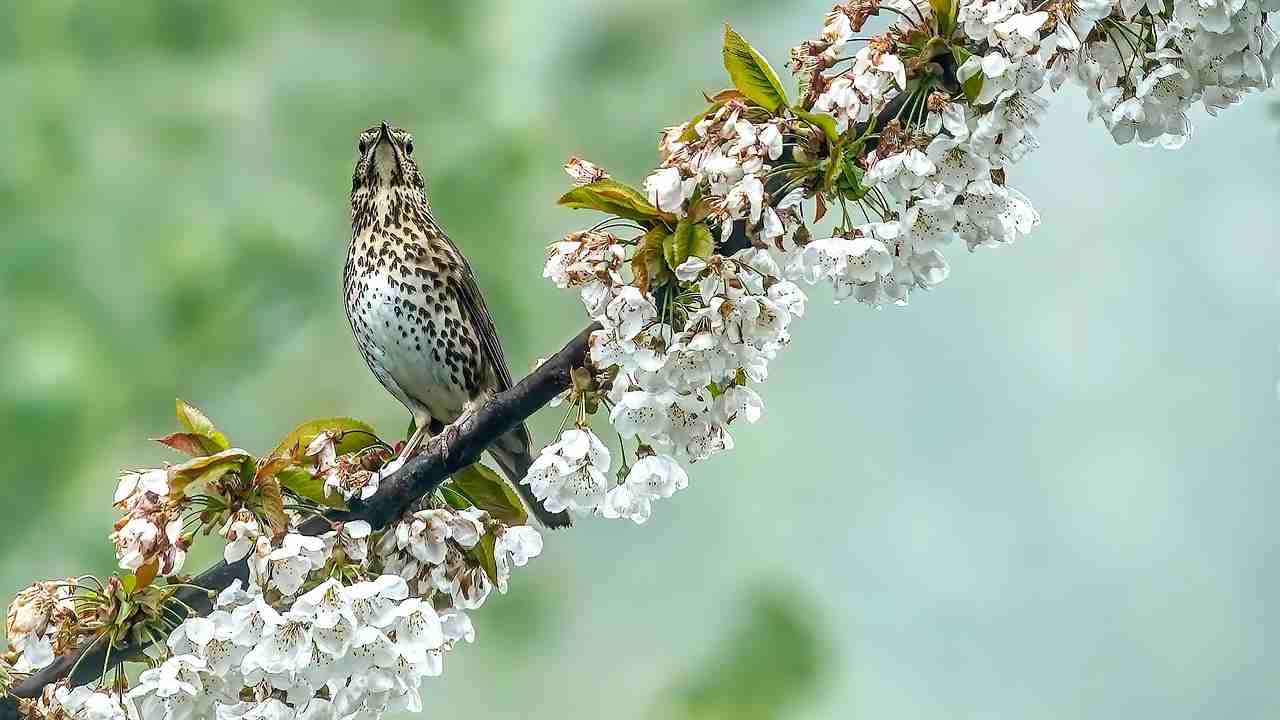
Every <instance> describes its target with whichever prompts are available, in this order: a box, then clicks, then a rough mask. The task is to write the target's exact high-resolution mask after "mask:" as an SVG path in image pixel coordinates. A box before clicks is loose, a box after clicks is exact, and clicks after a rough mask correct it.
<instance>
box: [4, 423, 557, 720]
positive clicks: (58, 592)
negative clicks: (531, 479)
mask: <svg viewBox="0 0 1280 720" xmlns="http://www.w3.org/2000/svg"><path fill="white" fill-rule="evenodd" d="M178 415H179V419H180V420H182V421H183V423H184V425H185V426H186V427H187V430H188V432H186V433H181V434H177V435H171V436H169V437H167V438H164V439H162V440H161V442H163V443H164V444H166V445H169V446H170V447H173V448H175V449H179V450H181V451H183V452H185V453H187V454H189V455H191V456H192V457H191V459H189V460H187V461H185V462H182V463H180V464H177V465H172V466H169V467H165V468H159V469H152V470H143V471H130V472H126V473H124V474H123V475H122V476H121V478H120V481H119V483H118V485H117V490H116V493H115V498H114V500H115V503H116V505H117V506H119V507H120V508H122V509H123V510H124V511H125V513H126V515H125V517H124V518H123V519H122V520H121V521H120V522H119V523H117V527H116V531H115V532H114V533H112V536H111V539H112V540H113V542H114V544H115V545H116V547H117V550H118V557H119V564H120V567H121V568H122V569H125V570H130V571H131V573H130V574H128V575H125V576H122V577H113V578H111V579H110V580H109V581H108V582H106V583H105V584H103V583H101V582H99V581H97V580H96V579H90V578H87V577H86V578H71V579H69V580H67V581H65V582H44V583H36V584H35V585H32V586H31V587H29V588H27V589H26V590H24V591H23V592H21V593H19V595H18V597H17V598H16V599H15V600H14V602H13V604H12V605H11V606H10V608H9V613H8V617H7V636H8V639H9V650H8V652H7V653H6V654H5V655H4V656H3V657H0V669H3V670H4V671H5V672H6V676H7V673H8V672H10V671H12V672H15V673H30V672H33V671H36V670H39V669H40V668H42V667H45V666H47V665H48V664H49V663H51V662H52V661H53V659H54V658H55V656H56V655H59V654H62V653H65V652H68V651H71V650H72V649H74V648H76V647H79V646H84V645H86V644H92V643H96V642H99V641H101V640H102V639H103V638H104V637H105V638H107V640H106V641H107V642H109V643H113V644H115V643H118V642H124V641H131V642H146V641H150V640H151V639H152V638H156V637H160V638H167V641H166V642H165V643H164V644H163V645H162V646H160V647H159V649H158V651H157V648H156V647H153V648H152V652H150V653H149V659H148V664H149V667H148V668H147V669H145V670H143V671H142V672H141V673H140V674H139V675H138V677H137V681H136V682H135V683H134V684H133V685H132V687H130V684H129V681H128V676H127V675H125V674H123V673H121V672H117V673H116V675H115V676H114V679H113V680H111V681H110V682H109V683H106V684H104V685H103V686H102V687H101V688H98V689H94V688H91V687H88V686H85V687H80V688H75V689H72V688H70V687H68V686H66V685H62V684H54V685H49V686H47V687H46V692H45V693H44V695H43V696H42V697H41V698H40V699H39V700H38V701H35V702H34V703H32V704H31V705H30V707H31V709H32V710H33V712H35V713H36V714H38V715H41V716H43V717H47V718H54V719H56V720H63V719H64V718H66V719H68V720H72V719H74V720H124V718H131V719H137V718H151V717H157V718H159V717H164V718H175V719H177V720H188V719H189V718H218V719H219V720H226V719H227V718H246V719H248V718H282V719H287V718H309V719H317V720H319V719H324V720H329V719H331V718H344V719H348V720H350V719H354V718H363V717H369V718H376V717H381V716H382V715H383V714H384V713H386V712H388V711H395V710H404V709H408V710H417V709H419V708H421V699H420V696H419V690H418V688H419V686H420V684H421V682H422V680H423V679H424V678H427V677H432V676H436V675H439V674H440V672H441V670H442V662H443V656H444V654H445V653H446V652H448V651H449V650H450V649H452V648H453V647H454V645H455V644H456V643H457V642H458V641H459V640H465V641H467V642H471V641H472V640H474V637H475V631H474V629H473V627H472V624H471V620H470V618H469V617H468V615H467V612H469V611H472V610H475V609H478V608H480V607H481V606H482V605H483V604H484V602H485V600H486V599H487V598H488V596H489V594H490V593H491V591H492V589H493V588H495V587H496V588H497V589H498V591H499V592H506V591H507V588H508V584H509V582H510V578H511V573H512V571H513V569H514V568H516V567H522V566H524V565H526V564H527V563H528V561H529V560H530V559H531V558H533V557H536V556H537V555H539V554H540V553H541V552H542V536H541V535H540V534H539V533H538V531H537V530H535V529H534V528H532V527H529V526H528V525H527V524H525V523H526V521H527V516H526V514H525V508H524V506H523V505H522V504H521V503H520V500H519V499H518V497H516V496H515V495H514V494H508V493H506V492H504V491H503V488H505V487H506V486H505V485H504V482H503V480H502V479H501V478H500V477H499V476H497V475H496V474H494V473H493V472H492V471H490V470H488V469H487V468H483V467H482V466H477V465H473V466H471V467H469V468H466V469H464V470H462V471H459V472H458V473H456V474H455V475H454V477H453V478H452V479H451V480H450V481H448V482H446V483H445V484H444V486H443V487H441V488H440V489H439V490H438V491H437V492H436V493H434V494H432V495H429V496H427V497H425V498H422V499H421V500H419V502H418V505H417V507H416V509H414V510H413V511H411V512H409V513H407V514H406V515H404V517H401V518H399V519H397V520H395V521H394V522H392V523H391V524H390V526H388V527H386V528H375V527H373V526H372V525H371V524H370V523H369V522H367V521H365V520H358V519H357V520H349V521H346V522H330V523H329V528H328V530H327V531H326V532H323V533H321V534H319V535H313V534H309V532H314V525H312V526H307V525H306V523H305V522H304V521H305V520H306V519H307V518H310V517H314V516H316V515H320V514H322V513H324V512H325V510H327V509H329V508H332V507H344V505H343V503H344V502H345V501H347V500H352V499H359V498H360V497H362V490H361V487H362V486H361V485H360V484H359V482H360V480H361V479H365V480H367V479H368V477H369V476H373V477H376V476H377V475H378V473H379V472H380V471H382V470H383V468H382V465H383V464H384V463H385V462H386V461H387V460H388V459H389V458H390V457H391V452H390V448H389V447H387V446H386V445H385V444H384V443H382V442H381V441H380V440H379V439H378V438H377V436H376V435H374V434H373V432H372V430H371V429H369V428H368V426H366V425H364V424H362V423H359V422H357V421H354V420H350V419H347V418H330V419H323V420H316V421H312V422H310V423H305V424H303V425H302V426H299V427H298V428H297V429H296V430H294V431H293V432H291V433H290V434H289V435H288V436H287V437H286V438H285V440H284V441H282V442H281V443H280V445H279V446H278V447H277V448H276V449H275V451H273V452H272V453H271V454H269V455H268V456H266V457H263V458H255V457H253V456H251V455H250V454H249V453H247V452H246V451H244V450H240V449H237V448H231V447H230V444H229V443H228V442H227V440H226V438H225V436H223V435H222V433H220V432H219V431H218V430H217V429H216V428H215V427H214V426H213V423H212V422H211V421H210V420H209V419H208V418H207V417H205V416H204V415H203V413H200V412H199V411H198V410H196V409H195V408H192V407H190V406H188V405H186V404H185V403H179V406H178ZM335 478H337V480H336V481H335ZM353 480H354V481H355V482H353ZM335 491H336V492H335ZM511 493H514V491H511ZM159 518H163V521H161V520H160V519H159ZM144 523H147V524H148V525H147V527H150V528H151V530H153V531H154V532H152V531H134V530H132V529H131V528H134V527H138V526H141V525H142V524H144ZM308 527H311V528H313V529H312V530H310V531H308V529H307V528H308ZM169 528H173V529H169ZM199 534H208V535H217V536H220V537H221V538H222V539H223V540H224V543H225V544H224V545H223V558H224V560H226V561H227V562H228V563H234V562H240V561H244V562H245V563H246V564H247V565H248V582H247V583H242V582H241V581H240V580H236V581H235V582H234V583H233V584H232V585H231V586H230V587H227V588H225V589H223V590H222V592H221V593H220V594H218V597H217V602H216V603H215V605H214V608H213V611H212V612H211V613H210V614H209V615H208V616H207V617H188V614H187V611H188V610H189V606H188V605H186V604H185V603H183V602H182V601H181V600H180V599H177V598H176V597H175V593H176V592H177V591H178V590H179V589H180V588H182V587H185V586H186V585H185V582H186V579H185V578H177V577H175V575H176V574H177V572H178V568H179V567H180V566H181V554H176V555H175V552H176V551H175V550H174V548H178V550H180V551H183V552H184V551H185V549H186V547H187V546H188V545H189V544H190V542H191V539H192V538H194V537H195V536H196V535H199ZM165 538H169V539H167V540H166V539H165ZM173 538H177V540H173ZM165 577H167V578H168V580H169V582H168V583H166V584H161V583H160V582H157V579H158V578H165ZM104 680H105V678H104Z"/></svg>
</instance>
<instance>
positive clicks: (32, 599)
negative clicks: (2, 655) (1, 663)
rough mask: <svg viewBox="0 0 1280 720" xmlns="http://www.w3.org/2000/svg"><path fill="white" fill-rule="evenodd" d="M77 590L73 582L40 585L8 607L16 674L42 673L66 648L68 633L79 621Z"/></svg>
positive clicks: (8, 632)
mask: <svg viewBox="0 0 1280 720" xmlns="http://www.w3.org/2000/svg"><path fill="white" fill-rule="evenodd" d="M74 587H75V582H74V580H67V581H65V582H54V581H44V582H37V583H34V584H32V585H30V586H28V587H26V588H25V589H23V590H22V591H21V592H19V593H18V595H17V597H15V598H14V600H13V603H12V604H10V605H9V612H8V615H7V616H6V617H5V637H6V638H8V641H9V652H10V653H12V654H13V669H14V671H15V672H19V673H28V672H32V671H35V670H39V669H40V668H42V667H44V666H46V665H48V664H49V663H51V662H53V658H54V655H55V654H56V653H57V652H58V651H60V650H64V649H65V648H66V636H67V629H68V627H70V626H72V625H74V623H75V619H76V611H75V604H74V598H73V595H72V588H74Z"/></svg>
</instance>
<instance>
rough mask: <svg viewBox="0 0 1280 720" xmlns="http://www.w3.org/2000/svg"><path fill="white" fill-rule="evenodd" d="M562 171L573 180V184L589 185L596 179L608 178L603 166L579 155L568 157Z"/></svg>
mask: <svg viewBox="0 0 1280 720" xmlns="http://www.w3.org/2000/svg"><path fill="white" fill-rule="evenodd" d="M564 171H565V172H566V173H567V174H568V175H569V177H570V178H571V179H572V180H573V184H574V185H590V184H591V183H593V182H596V181H597V180H607V179H609V173H607V172H605V171H604V169H603V168H601V167H599V166H598V165H596V164H595V163H591V162H587V161H586V160H583V159H582V158H580V157H571V158H569V161H568V162H566V163H565V164H564Z"/></svg>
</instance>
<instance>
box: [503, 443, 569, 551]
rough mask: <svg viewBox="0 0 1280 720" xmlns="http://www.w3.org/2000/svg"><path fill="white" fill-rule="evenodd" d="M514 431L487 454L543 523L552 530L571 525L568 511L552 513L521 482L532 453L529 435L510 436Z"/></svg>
mask: <svg viewBox="0 0 1280 720" xmlns="http://www.w3.org/2000/svg"><path fill="white" fill-rule="evenodd" d="M512 435H516V433H511V434H510V435H507V436H505V437H503V438H502V439H501V440H499V441H498V442H497V443H495V444H494V445H493V446H491V447H490V448H489V454H490V455H493V459H494V460H496V461H497V463H498V466H499V467H501V468H502V472H503V474H504V475H506V476H507V482H509V483H511V484H512V485H513V486H515V489H516V491H517V492H519V493H520V497H521V498H524V504H525V505H526V506H527V507H528V509H529V512H530V513H532V514H533V516H534V517H536V518H538V521H539V522H541V523H542V524H543V525H546V526H547V527H549V528H551V529H552V530H559V529H561V528H567V527H569V526H571V525H573V520H572V519H571V518H570V517H569V511H567V510H561V511H560V512H558V513H553V512H551V511H549V510H547V509H546V508H545V507H543V506H542V502H541V501H539V500H538V498H536V497H534V495H533V488H531V487H529V486H528V485H527V484H525V483H523V482H521V481H522V480H524V476H525V474H526V473H528V471H529V466H530V465H532V464H533V455H532V454H531V453H530V452H529V439H528V438H529V436H528V433H527V431H526V432H525V433H523V436H522V437H521V436H517V437H512Z"/></svg>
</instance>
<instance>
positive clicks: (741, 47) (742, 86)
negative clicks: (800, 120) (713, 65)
mask: <svg viewBox="0 0 1280 720" xmlns="http://www.w3.org/2000/svg"><path fill="white" fill-rule="evenodd" d="M724 68H725V70H728V71H729V77H731V78H733V84H734V86H735V87H737V88H738V90H739V91H741V92H742V94H743V95H745V96H747V99H749V100H751V101H752V102H753V103H755V104H756V105H759V106H760V107H762V108H764V109H765V110H768V111H769V112H772V113H776V112H778V110H779V109H781V108H783V107H786V106H787V105H788V104H789V103H788V102H787V91H786V90H784V89H783V88H782V81H780V80H778V74H777V73H776V72H774V71H773V68H772V67H770V66H769V61H768V60H765V59H764V56H763V55H761V54H760V53H759V52H758V51H757V50H756V49H755V48H753V47H751V44H750V43H748V42H747V41H746V40H745V39H743V37H742V36H741V35H739V34H738V33H737V32H735V31H734V29H733V28H732V27H729V26H728V25H725V26H724Z"/></svg>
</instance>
